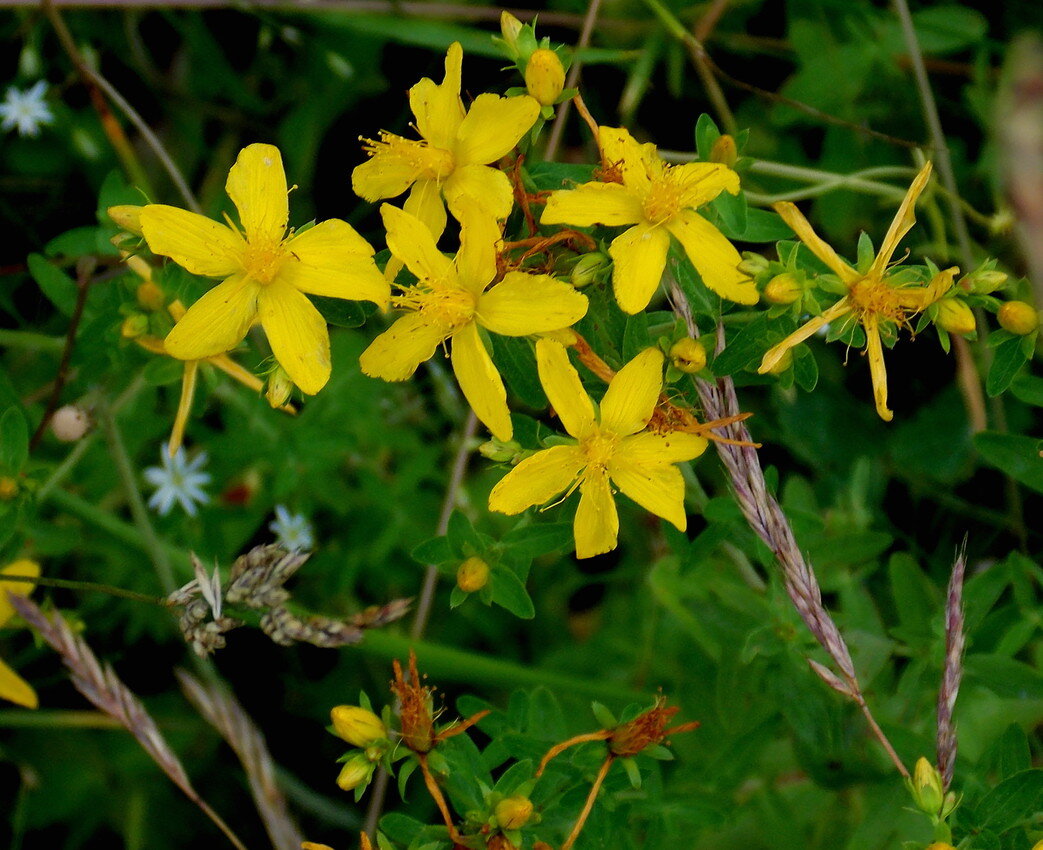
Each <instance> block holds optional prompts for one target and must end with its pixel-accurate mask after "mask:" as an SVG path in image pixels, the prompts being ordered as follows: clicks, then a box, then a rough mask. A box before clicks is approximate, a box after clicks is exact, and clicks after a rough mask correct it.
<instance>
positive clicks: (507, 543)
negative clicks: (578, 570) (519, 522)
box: [500, 522, 572, 558]
mask: <svg viewBox="0 0 1043 850" xmlns="http://www.w3.org/2000/svg"><path fill="white" fill-rule="evenodd" d="M500 542H501V543H502V544H503V546H504V547H505V548H506V549H509V550H510V551H511V553H512V554H515V555H518V556H520V557H524V558H538V557H539V556H540V555H546V554H547V553H548V552H558V551H561V550H562V549H567V548H568V547H569V546H570V545H571V544H572V523H568V522H544V523H536V524H532V525H523V526H521V527H520V528H512V529H511V530H510V531H508V532H507V533H506V534H505V535H504V536H503V537H502V538H501V540H500Z"/></svg>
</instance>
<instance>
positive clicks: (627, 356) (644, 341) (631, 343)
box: [623, 311, 651, 361]
mask: <svg viewBox="0 0 1043 850" xmlns="http://www.w3.org/2000/svg"><path fill="white" fill-rule="evenodd" d="M650 344H651V340H650V338H649V335H648V313H646V312H644V311H642V312H640V313H637V314H636V315H633V316H630V317H628V318H627V327H626V330H625V331H624V332H623V359H624V360H626V361H630V360H632V359H633V358H634V357H636V356H637V355H638V354H640V353H641V352H642V351H644V350H645V349H646V348H648V346H649V345H650Z"/></svg>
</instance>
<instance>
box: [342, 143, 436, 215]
mask: <svg viewBox="0 0 1043 850" xmlns="http://www.w3.org/2000/svg"><path fill="white" fill-rule="evenodd" d="M420 174H421V170H420V168H419V167H418V166H417V165H416V163H415V162H413V161H412V160H411V159H409V158H407V157H402V156H399V155H398V151H397V148H392V147H377V148H376V149H375V150H373V151H372V152H371V154H370V157H369V159H367V160H366V161H365V162H364V163H362V164H361V165H356V166H355V168H354V170H353V171H352V172H351V188H352V191H354V193H355V194H356V195H358V196H359V197H360V198H362V199H363V200H364V201H369V202H370V203H373V202H374V201H379V200H381V199H382V198H397V197H398V196H399V195H401V194H402V193H403V192H404V191H406V189H408V188H409V187H410V186H412V185H413V183H414V182H416V180H417V179H418V178H419V177H420Z"/></svg>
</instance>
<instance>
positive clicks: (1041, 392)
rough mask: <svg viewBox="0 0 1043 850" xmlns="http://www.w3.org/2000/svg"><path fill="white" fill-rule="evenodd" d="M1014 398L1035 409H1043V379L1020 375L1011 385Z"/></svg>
mask: <svg viewBox="0 0 1043 850" xmlns="http://www.w3.org/2000/svg"><path fill="white" fill-rule="evenodd" d="M1010 391H1011V392H1012V393H1013V394H1014V397H1015V398H1016V399H1018V400H1019V401H1023V402H1025V404H1031V405H1032V406H1033V407H1043V378H1037V377H1036V376H1035V375H1018V376H1017V377H1015V378H1014V380H1013V381H1011V383H1010Z"/></svg>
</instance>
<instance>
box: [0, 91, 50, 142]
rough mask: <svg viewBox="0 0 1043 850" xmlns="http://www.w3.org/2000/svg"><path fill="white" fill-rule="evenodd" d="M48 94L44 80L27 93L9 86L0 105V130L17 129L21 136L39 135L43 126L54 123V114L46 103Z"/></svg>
mask: <svg viewBox="0 0 1043 850" xmlns="http://www.w3.org/2000/svg"><path fill="white" fill-rule="evenodd" d="M46 94H47V83H46V81H44V80H40V81H39V82H38V83H37V84H36V85H34V86H32V88H29V89H26V90H25V91H20V90H19V89H16V88H15V87H14V86H8V88H7V94H6V95H5V96H4V102H3V103H0V129H3V130H15V129H17V130H18V135H20V136H37V135H39V133H40V127H41V126H43V125H45V124H50V123H51V122H52V121H54V113H52V112H51V108H50V107H49V106H48V105H47V103H46V101H44V96H45V95H46Z"/></svg>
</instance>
